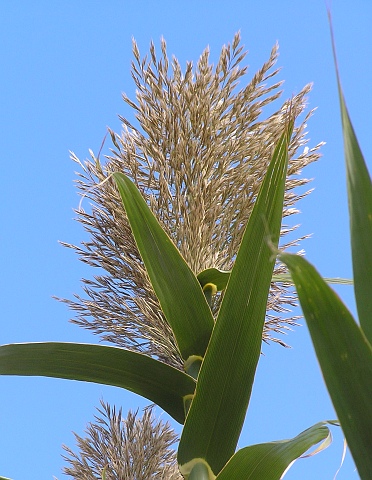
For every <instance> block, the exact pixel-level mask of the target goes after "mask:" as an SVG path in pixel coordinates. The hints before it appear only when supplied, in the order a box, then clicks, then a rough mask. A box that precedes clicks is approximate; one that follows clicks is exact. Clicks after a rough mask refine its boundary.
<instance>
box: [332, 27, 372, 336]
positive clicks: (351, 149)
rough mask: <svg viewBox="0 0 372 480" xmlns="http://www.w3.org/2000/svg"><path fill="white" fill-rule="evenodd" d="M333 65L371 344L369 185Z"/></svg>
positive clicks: (358, 286) (357, 285)
mask: <svg viewBox="0 0 372 480" xmlns="http://www.w3.org/2000/svg"><path fill="white" fill-rule="evenodd" d="M332 46H333V53H334V59H335V64H336V73H337V85H338V92H339V98H340V107H341V120H342V132H343V138H344V150H345V161H346V173H347V190H348V199H349V217H350V236H351V252H352V259H353V276H354V291H355V300H356V304H357V309H358V317H359V322H360V325H361V327H362V329H363V331H364V333H365V335H366V336H367V338H368V340H369V342H370V343H371V344H372V184H371V178H370V175H369V172H368V169H367V165H366V163H365V161H364V158H363V154H362V151H361V149H360V147H359V143H358V139H357V137H356V135H355V132H354V128H353V125H352V123H351V120H350V116H349V112H348V110H347V107H346V103H345V98H344V94H343V91H342V88H341V82H340V77H339V73H338V68H337V59H336V51H335V45H334V40H333V35H332Z"/></svg>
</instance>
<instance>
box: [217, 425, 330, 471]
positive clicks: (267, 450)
mask: <svg viewBox="0 0 372 480" xmlns="http://www.w3.org/2000/svg"><path fill="white" fill-rule="evenodd" d="M329 439H330V431H329V429H328V428H327V427H326V426H325V423H323V422H321V423H318V424H316V425H313V426H312V427H310V428H309V429H307V430H305V431H304V432H302V433H300V434H299V435H298V436H297V437H295V438H292V439H291V440H282V441H277V442H270V443H261V444H258V445H251V446H249V447H246V448H242V449H241V450H239V451H238V452H236V453H235V455H233V457H232V458H231V460H230V461H229V462H228V464H227V465H226V466H225V468H224V469H223V470H222V471H221V473H220V474H219V475H217V478H216V480H263V479H264V480H280V479H281V478H282V475H283V473H284V472H285V471H287V470H288V468H289V467H290V466H291V464H292V463H293V462H294V461H295V460H296V459H297V458H299V457H300V456H301V455H303V454H304V453H305V452H306V451H307V450H309V448H311V447H312V446H314V445H316V444H317V443H319V442H321V441H324V442H323V444H322V448H323V447H324V448H326V447H327V446H328V440H329Z"/></svg>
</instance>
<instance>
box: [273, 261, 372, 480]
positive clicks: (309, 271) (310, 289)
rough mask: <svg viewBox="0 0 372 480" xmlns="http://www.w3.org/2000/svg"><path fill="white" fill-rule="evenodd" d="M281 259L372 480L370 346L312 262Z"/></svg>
mask: <svg viewBox="0 0 372 480" xmlns="http://www.w3.org/2000/svg"><path fill="white" fill-rule="evenodd" d="M279 258H280V260H281V261H282V262H284V263H286V264H287V266H288V268H289V269H290V272H291V275H292V278H293V280H294V282H295V285H296V289H297V293H298V298H299V300H300V303H301V307H302V310H303V312H304V316H305V319H306V323H307V326H308V328H309V331H310V334H311V338H312V341H313V344H314V348H315V352H316V355H317V357H318V361H319V364H320V367H321V369H322V373H323V377H324V380H325V382H326V385H327V388H328V392H329V394H330V396H331V399H332V402H333V405H334V407H335V410H336V413H337V416H338V419H339V420H340V423H341V426H342V429H343V431H344V433H345V437H346V440H347V443H348V445H349V447H350V451H351V453H352V455H353V457H354V461H355V464H356V465H357V468H358V471H359V475H360V476H361V478H366V479H367V478H370V475H371V472H372V455H371V448H372V346H371V344H370V343H369V342H368V340H367V338H366V336H365V335H364V333H363V331H362V329H361V328H360V327H359V325H358V324H357V323H356V322H355V321H354V319H353V317H352V315H351V314H350V312H349V311H348V309H347V308H346V307H345V305H344V304H343V303H342V301H341V300H340V298H339V297H338V296H337V295H336V293H335V292H334V291H333V290H332V289H331V288H330V287H329V286H328V285H327V284H326V283H325V282H324V280H323V279H322V278H321V276H320V275H319V273H318V272H317V271H316V270H315V268H314V267H313V266H312V265H310V263H309V262H307V261H306V260H305V259H304V258H302V257H300V256H298V255H291V254H288V253H282V254H280V256H279ZM363 475H364V476H363Z"/></svg>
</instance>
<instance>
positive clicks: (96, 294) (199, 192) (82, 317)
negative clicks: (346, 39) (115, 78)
mask: <svg viewBox="0 0 372 480" xmlns="http://www.w3.org/2000/svg"><path fill="white" fill-rule="evenodd" d="M246 53H247V52H246V51H244V49H243V46H241V45H240V35H239V33H238V34H236V35H235V37H234V39H233V42H232V44H228V45H227V46H224V47H223V48H222V51H221V54H220V57H219V60H218V62H217V64H216V66H213V64H210V63H209V49H208V48H207V49H206V50H204V52H203V53H202V55H201V56H200V58H199V61H198V62H197V64H196V66H195V67H194V66H193V64H192V63H191V62H189V63H187V65H186V69H185V71H184V72H183V71H182V69H181V66H180V64H179V62H178V60H177V59H176V58H175V57H172V59H171V60H170V59H169V57H168V54H167V49H166V43H165V40H164V39H162V41H161V54H160V55H159V56H158V55H157V53H156V51H155V47H154V44H153V43H151V46H150V54H149V56H145V57H141V55H140V52H139V50H138V47H137V44H136V43H135V41H133V54H134V60H133V62H132V69H131V73H132V77H133V80H134V82H135V85H136V100H135V101H133V100H130V99H129V98H128V97H127V96H126V95H123V98H124V101H125V102H126V104H127V105H128V106H129V107H131V109H132V110H133V112H134V114H135V119H136V120H135V121H133V122H130V121H129V120H127V119H125V118H121V120H122V123H123V131H122V133H121V134H120V135H119V134H116V133H114V132H112V131H110V133H111V139H112V143H113V148H112V150H111V152H112V154H111V155H110V156H108V157H107V158H106V162H105V164H104V165H103V164H101V162H100V160H99V158H96V157H95V156H94V154H93V153H92V152H91V157H92V158H91V160H87V161H85V162H84V163H82V162H80V160H79V159H78V158H77V157H76V156H75V155H72V158H73V159H74V160H75V161H76V162H78V163H79V164H80V166H81V167H82V172H81V173H79V178H78V181H77V185H78V189H79V191H80V193H81V194H82V195H85V196H87V197H89V198H90V199H91V200H92V201H93V205H92V210H91V212H85V211H82V210H78V211H77V219H78V221H79V222H81V223H82V224H83V226H84V228H85V229H86V231H87V232H88V233H89V234H90V239H89V240H88V241H86V242H83V243H82V245H80V246H74V245H69V244H65V245H67V246H69V247H71V248H73V249H74V250H75V251H76V253H77V254H78V256H79V257H80V259H81V260H82V261H83V262H85V263H87V264H89V265H92V266H94V267H98V268H99V269H100V273H99V274H98V275H97V276H95V277H94V279H83V284H84V290H85V293H86V297H85V298H83V297H81V296H78V295H76V299H75V300H64V301H65V302H67V303H68V304H69V305H70V306H71V307H72V309H73V310H75V312H76V313H77V317H76V318H75V319H74V320H73V322H75V323H77V324H78V325H80V326H82V327H85V328H88V329H90V330H92V331H93V332H94V333H96V334H98V335H100V336H101V338H102V340H105V341H108V342H111V343H114V344H116V345H118V346H121V347H125V348H127V349H131V350H134V351H137V352H142V353H145V354H147V355H151V356H154V357H155V358H157V359H159V360H161V361H163V362H166V363H168V364H171V365H173V366H175V367H176V368H179V369H182V367H183V361H182V359H181V356H180V354H179V352H178V350H177V345H176V342H175V340H174V337H173V334H172V331H171V329H170V327H169V326H168V324H167V322H166V321H165V319H164V317H163V315H162V312H161V309H160V305H159V302H158V300H157V298H156V295H155V293H154V291H153V289H152V286H151V283H150V281H149V279H148V276H147V274H146V270H145V268H144V265H143V263H142V260H141V257H140V255H139V252H138V250H137V247H136V244H135V241H134V239H133V236H132V233H131V229H130V226H129V224H128V221H127V218H126V215H125V211H124V209H123V206H122V203H121V199H120V196H119V193H118V192H117V190H116V187H115V185H114V182H113V181H112V180H111V179H110V180H108V181H107V182H104V183H103V184H101V183H102V182H103V181H104V180H105V179H106V178H107V177H108V176H109V175H110V173H111V172H115V171H121V172H124V173H125V174H127V175H129V177H130V178H131V179H132V180H133V181H134V182H135V184H136V185H137V187H138V188H139V189H140V191H141V192H142V194H143V196H144V198H145V199H146V201H147V202H148V204H149V206H150V207H151V209H152V211H153V212H154V214H155V215H156V217H157V218H158V220H159V221H160V223H161V224H162V226H163V227H164V229H165V230H166V232H167V233H168V235H169V236H170V238H171V239H172V240H173V242H174V244H175V245H176V246H177V247H178V249H179V250H180V252H181V254H182V255H183V257H184V258H185V260H186V261H187V263H188V264H189V266H190V268H191V269H192V270H193V271H194V272H195V273H196V274H197V273H199V272H200V271H202V270H204V269H206V268H209V267H216V268H220V269H224V270H229V269H231V267H232V265H233V263H234V259H235V256H236V253H237V251H238V248H239V245H240V241H241V238H242V235H243V232H244V227H245V225H246V223H247V221H248V219H249V216H250V214H251V211H252V208H253V205H254V202H255V199H256V197H257V194H258V191H259V188H260V185H261V182H262V179H263V177H264V175H265V173H266V170H267V166H268V164H269V161H270V158H271V154H272V151H273V148H274V146H275V144H276V142H277V141H278V139H279V137H280V135H281V133H282V130H283V124H284V122H285V121H286V116H287V110H288V108H289V105H290V108H291V110H292V112H293V113H294V115H295V117H296V118H297V117H299V115H300V114H301V113H302V112H303V111H304V109H305V106H306V95H307V94H308V93H309V92H310V89H311V86H310V85H307V86H305V87H304V88H303V90H302V91H301V92H300V93H299V94H297V95H295V96H294V97H293V98H292V99H291V100H290V101H285V102H284V104H283V105H282V106H281V107H280V108H279V109H278V110H276V111H274V113H272V114H271V115H270V116H268V117H267V118H266V119H265V118H263V117H262V110H263V109H264V107H269V108H271V111H273V110H274V109H273V102H274V101H275V100H277V99H278V97H279V96H280V95H281V91H280V86H281V83H282V82H279V81H277V82H275V81H272V80H273V79H274V77H275V76H276V75H277V73H278V70H275V69H273V67H274V65H275V63H276V60H277V57H278V46H277V45H275V46H274V48H273V49H272V51H271V54H270V57H269V59H268V61H267V62H266V63H265V64H264V65H263V66H262V68H261V69H260V70H259V71H258V72H257V73H256V74H255V75H254V76H253V78H252V79H251V80H250V81H249V82H246V81H245V80H246V77H247V67H246V66H242V62H243V60H244V58H245V56H246ZM269 81H270V82H269ZM311 114H312V111H310V112H309V113H307V115H306V116H305V118H304V120H303V121H302V122H300V123H298V124H297V125H296V127H295V129H294V133H293V136H292V140H291V143H290V148H289V156H290V161H289V167H288V177H287V182H286V193H285V206H284V210H283V217H289V216H291V215H293V214H295V213H297V212H298V210H297V209H296V207H295V204H296V203H297V201H298V200H299V199H300V198H302V197H303V196H304V195H306V194H307V193H308V192H306V193H298V192H297V190H295V189H296V188H297V187H302V186H304V185H306V184H307V183H308V180H307V179H305V178H302V177H300V174H301V169H302V168H303V167H304V166H306V165H308V164H309V163H311V162H313V161H315V160H317V159H318V158H319V156H320V154H319V151H318V150H319V147H320V146H321V144H318V145H317V146H315V147H314V148H310V149H309V148H307V147H306V148H304V147H305V145H306V144H307V142H308V140H307V139H306V132H305V129H306V122H307V120H308V118H309V117H310V116H311ZM134 124H135V125H134ZM295 228H296V227H295V226H288V225H283V227H282V236H283V237H284V236H285V235H286V234H287V233H288V232H291V231H293V230H294V229H295ZM297 243H298V241H297V240H296V241H292V242H289V243H287V244H285V243H284V244H282V245H281V247H282V248H285V247H288V246H289V245H296V244H297ZM284 271H285V270H284V267H283V266H282V265H280V264H278V265H277V266H276V269H275V273H282V272H284ZM180 294H182V292H180ZM219 304H220V296H216V298H215V300H214V305H213V312H214V314H215V315H216V314H217V312H218V308H219ZM294 304H295V296H294V294H293V292H292V291H291V290H290V289H289V287H288V285H286V284H284V283H272V286H271V291H270V295H269V299H268V305H267V312H268V313H267V317H266V323H265V329H264V335H263V339H264V340H265V341H268V340H273V341H276V342H279V343H281V344H283V345H285V344H284V342H283V341H282V340H281V339H280V338H277V337H276V336H275V334H277V333H284V332H285V330H286V329H288V328H289V327H290V326H291V325H293V324H295V322H296V320H297V318H296V317H293V316H289V318H283V312H288V311H289V309H288V308H289V307H290V306H291V305H294Z"/></svg>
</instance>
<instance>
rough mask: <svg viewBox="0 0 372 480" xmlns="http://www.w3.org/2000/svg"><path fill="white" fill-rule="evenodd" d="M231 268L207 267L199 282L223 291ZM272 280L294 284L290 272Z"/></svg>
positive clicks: (339, 280) (349, 282)
mask: <svg viewBox="0 0 372 480" xmlns="http://www.w3.org/2000/svg"><path fill="white" fill-rule="evenodd" d="M230 273H231V271H230V270H219V269H218V268H207V269H206V270H203V271H201V272H200V273H198V275H197V278H198V280H199V283H200V285H201V286H202V287H204V285H206V284H207V283H213V284H215V285H216V287H217V290H218V291H221V290H224V289H225V288H226V286H227V283H228V281H229V278H230ZM324 280H325V281H326V282H327V283H330V284H337V285H352V284H353V281H352V280H349V279H347V278H339V277H335V278H328V277H324ZM271 281H272V282H282V283H288V284H289V285H293V280H292V277H291V275H290V274H289V273H278V274H274V275H273V276H272V279H271Z"/></svg>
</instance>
